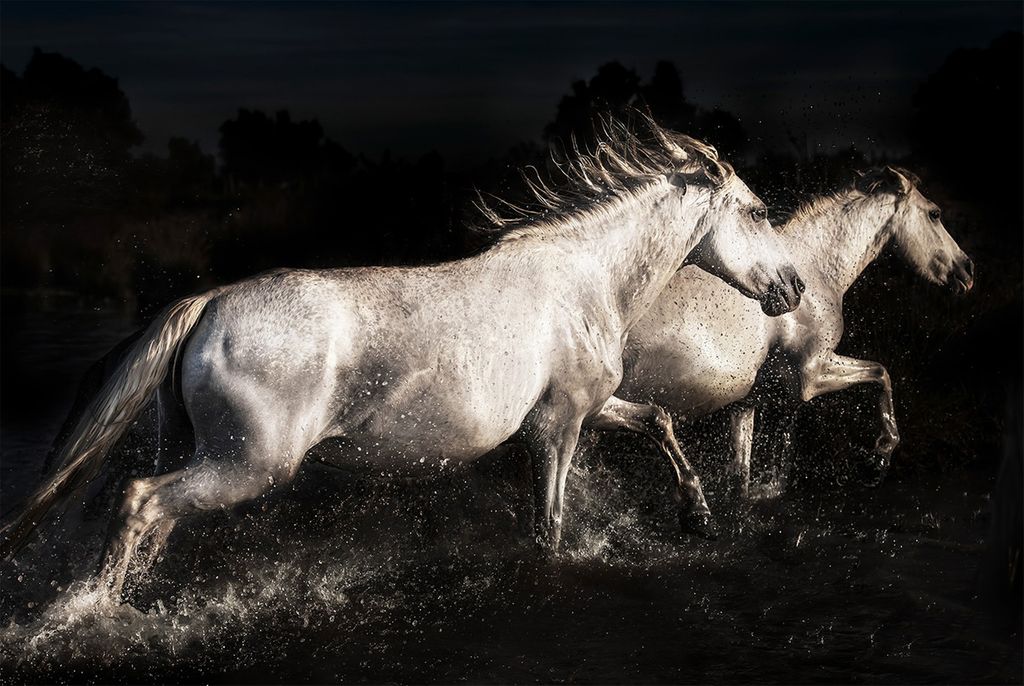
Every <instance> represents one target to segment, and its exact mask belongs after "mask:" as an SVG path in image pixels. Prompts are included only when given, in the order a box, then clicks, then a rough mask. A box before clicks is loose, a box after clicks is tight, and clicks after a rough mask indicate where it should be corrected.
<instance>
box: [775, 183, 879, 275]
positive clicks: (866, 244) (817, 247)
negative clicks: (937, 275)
mask: <svg viewBox="0 0 1024 686" xmlns="http://www.w3.org/2000/svg"><path fill="white" fill-rule="evenodd" d="M894 211H895V199H894V198H893V197H892V196H887V195H870V196H865V195H861V194H859V193H856V194H847V195H841V196H837V197H835V198H829V199H827V200H823V201H819V203H818V205H817V206H816V207H812V208H811V209H810V210H809V211H807V212H805V213H803V214H802V215H798V216H797V217H794V218H793V219H791V220H790V222H789V223H787V225H786V227H785V228H784V229H783V235H784V236H785V237H787V238H788V239H789V240H788V242H789V246H790V248H791V250H792V251H793V253H794V254H798V255H799V254H803V255H804V256H807V257H809V258H810V259H811V260H812V261H813V262H814V264H815V266H816V267H817V268H818V271H819V272H820V273H821V275H822V276H823V277H824V278H825V280H826V281H827V282H828V283H829V285H831V286H832V287H833V288H834V289H835V290H836V292H838V293H840V294H843V293H846V291H848V290H849V289H850V287H851V286H852V285H853V283H854V282H855V281H856V280H857V278H858V277H859V276H860V275H861V273H862V272H863V271H864V270H865V269H866V268H867V266H868V265H869V264H871V263H872V262H873V261H874V260H875V259H876V258H877V257H878V255H879V253H881V252H882V249H883V248H885V246H886V244H887V243H888V242H889V238H890V236H891V232H890V222H891V220H892V217H893V213H894Z"/></svg>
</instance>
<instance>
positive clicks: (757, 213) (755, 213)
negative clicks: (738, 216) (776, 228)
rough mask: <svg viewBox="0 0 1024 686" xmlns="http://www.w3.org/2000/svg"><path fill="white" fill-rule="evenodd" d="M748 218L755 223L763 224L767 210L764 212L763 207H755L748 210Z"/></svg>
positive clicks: (766, 216)
mask: <svg viewBox="0 0 1024 686" xmlns="http://www.w3.org/2000/svg"><path fill="white" fill-rule="evenodd" d="M750 218H751V219H753V220H754V221H755V222H763V221H764V220H765V219H767V218H768V210H766V209H765V208H763V207H755V208H754V209H752V210H750Z"/></svg>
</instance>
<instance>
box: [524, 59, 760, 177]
mask: <svg viewBox="0 0 1024 686" xmlns="http://www.w3.org/2000/svg"><path fill="white" fill-rule="evenodd" d="M571 88H572V93H571V94H569V95H565V96H562V99H561V101H559V103H558V110H557V112H556V114H555V120H554V121H553V122H551V123H550V124H548V125H547V126H546V127H545V129H544V137H545V138H546V139H547V140H548V141H549V142H554V141H561V142H563V143H567V142H568V141H569V140H570V138H571V137H573V136H575V138H576V140H577V141H580V142H581V143H584V144H591V143H593V141H594V133H593V123H594V120H595V118H596V117H597V116H598V115H601V114H611V115H612V116H616V117H623V116H626V115H627V112H628V110H629V108H630V107H640V108H642V109H649V110H650V113H651V116H653V117H654V119H655V121H657V122H658V123H659V124H661V125H662V126H665V127H667V128H670V129H672V130H674V131H679V132H680V133H685V134H689V135H692V136H696V137H698V138H702V139H704V140H706V141H708V142H710V143H711V144H712V145H714V146H716V147H717V148H718V150H719V152H720V153H721V154H722V155H724V156H726V157H734V156H738V155H740V154H741V153H743V151H744V150H745V148H746V144H747V135H746V132H745V131H744V130H743V127H742V125H741V124H740V122H739V119H737V118H736V117H735V116H733V115H732V114H730V113H728V112H726V111H724V110H721V109H717V108H716V109H713V110H706V109H703V108H700V107H698V106H697V105H695V104H693V103H691V102H690V101H688V100H687V99H686V94H685V91H684V88H683V79H682V77H681V76H680V74H679V70H678V69H676V67H675V65H674V64H672V63H671V62H668V61H664V60H662V61H660V62H658V63H657V65H655V68H654V75H653V76H652V77H651V80H650V81H649V82H647V83H644V82H643V81H642V80H641V79H640V78H639V76H637V73H636V71H634V70H633V69H627V68H626V67H624V66H622V65H621V64H619V63H618V62H609V63H607V64H604V65H602V66H601V67H599V68H598V70H597V74H595V75H594V77H593V78H591V79H590V81H582V80H581V81H575V82H574V83H573V84H572V86H571Z"/></svg>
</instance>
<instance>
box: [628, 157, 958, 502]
mask: <svg viewBox="0 0 1024 686" xmlns="http://www.w3.org/2000/svg"><path fill="white" fill-rule="evenodd" d="M916 184H917V179H916V178H914V177H913V176H912V175H910V174H908V173H907V172H905V171H903V170H897V169H894V168H892V167H887V168H885V169H880V170H874V171H872V172H870V173H868V174H866V175H864V176H862V177H860V178H859V179H858V181H857V182H855V183H854V184H853V186H851V187H850V188H848V189H847V190H846V191H844V192H842V193H839V194H837V195H834V196H828V197H823V198H818V199H816V200H814V201H813V202H811V203H809V204H807V205H806V206H804V207H802V208H801V209H799V210H797V211H796V213H795V214H794V215H793V217H792V218H791V219H790V220H789V221H788V222H787V223H786V224H785V225H784V226H783V227H782V229H781V233H780V237H781V239H782V241H783V243H784V244H785V248H786V250H787V251H788V253H789V255H790V257H791V258H792V260H793V263H794V264H795V265H796V267H797V269H798V270H799V271H800V275H801V276H802V277H803V278H804V279H805V280H806V283H807V294H806V296H805V298H804V304H803V305H802V306H801V307H800V308H799V309H798V310H796V311H794V312H792V313H790V314H787V315H785V316H782V317H778V318H774V319H771V318H768V317H765V316H764V315H763V314H762V313H761V312H760V311H758V310H757V308H756V307H753V308H752V307H750V306H749V304H748V302H747V301H746V300H745V299H744V298H742V297H737V296H736V294H735V293H734V292H732V291H731V290H730V289H729V288H726V287H724V284H723V283H722V282H721V281H719V280H718V279H715V278H713V277H709V276H708V275H707V274H705V273H703V272H700V271H697V270H695V269H691V268H689V267H687V268H684V269H682V270H680V271H679V273H678V274H676V275H675V277H674V278H673V279H672V280H671V282H670V283H669V285H668V287H667V288H666V289H665V291H664V292H663V293H662V295H661V297H660V298H659V299H658V301H657V302H656V303H655V304H654V306H653V307H651V309H650V310H649V311H648V312H647V314H646V316H645V317H643V318H642V319H641V320H640V323H639V324H637V326H636V327H635V328H634V329H633V332H632V333H631V334H630V338H629V345H628V347H627V350H626V353H625V357H624V366H625V374H624V378H623V382H622V386H621V387H620V388H619V390H618V391H617V395H621V396H622V397H623V398H629V399H632V400H636V401H643V402H654V403H658V404H659V405H660V406H663V407H664V408H665V409H667V410H668V411H669V412H670V413H671V414H672V416H673V417H674V418H675V419H676V420H677V421H682V422H686V421H690V420H693V419H695V418H697V417H701V416H704V415H707V414H710V413H711V412H714V411H716V410H718V409H720V408H723V407H725V406H727V405H733V408H732V413H731V422H732V444H733V450H734V462H733V469H734V470H735V472H736V477H737V479H738V481H739V485H740V488H741V489H742V492H743V493H744V494H746V493H747V489H748V487H749V482H750V452H751V442H752V439H753V430H754V412H755V407H756V405H757V404H758V403H760V402H764V401H765V397H764V391H767V390H769V388H770V387H776V390H778V388H777V386H778V385H779V384H780V383H781V386H782V388H781V390H782V391H783V396H784V397H789V398H790V399H791V400H792V401H803V402H806V401H808V400H811V399H812V398H816V397H817V396H819V395H822V394H824V393H831V392H833V391H840V390H843V389H845V388H849V387H851V386H854V385H856V384H862V383H874V384H878V386H879V388H880V390H881V395H880V398H879V411H880V414H881V421H882V433H881V435H880V436H879V437H878V440H877V441H876V442H875V448H874V460H875V465H874V471H875V474H874V475H873V476H874V478H875V479H876V480H878V479H880V478H881V477H882V476H883V475H884V471H885V469H886V468H887V466H888V463H889V458H890V456H891V455H892V452H893V450H894V449H895V448H896V445H897V444H898V443H899V433H898V432H897V429H896V419H895V417H894V413H893V397H892V383H891V381H890V379H889V374H888V372H887V371H886V369H885V367H883V366H882V365H881V364H879V363H877V362H871V361H868V360H858V359H854V358H851V357H845V356H843V355H839V354H837V353H836V352H835V349H836V346H837V345H838V344H839V341H840V339H841V338H842V334H843V295H844V294H845V293H846V291H847V290H848V289H849V288H850V286H851V285H853V282H854V281H855V280H856V279H857V277H858V276H860V274H861V272H862V271H864V269H865V268H866V267H867V266H868V264H870V263H871V262H872V261H873V260H874V259H875V258H876V257H877V256H878V255H879V254H880V253H881V251H882V250H883V249H884V248H885V247H886V246H888V245H891V246H892V247H893V248H895V249H896V251H897V252H898V253H899V254H900V255H902V256H903V258H904V259H905V260H906V261H907V262H909V263H910V265H911V266H912V267H913V268H914V269H915V270H916V271H917V272H918V273H919V274H920V275H921V276H922V277H923V278H925V279H927V280H928V281H931V282H933V283H936V284H940V285H946V286H949V287H950V288H951V289H952V291H953V292H954V293H966V292H967V291H969V290H970V289H971V286H972V285H973V283H974V265H973V263H972V262H971V260H970V259H969V258H968V257H967V255H965V254H964V253H963V251H962V250H960V248H959V246H957V244H956V242H955V241H954V240H953V239H952V238H951V237H950V235H949V233H947V231H946V229H945V227H943V225H942V220H941V214H940V211H939V208H938V207H937V206H936V205H935V204H934V203H932V202H931V201H929V200H928V199H927V198H925V197H924V196H923V195H922V194H921V193H920V191H918V189H917V187H916ZM773 352H774V353H776V354H771V353H773ZM766 362H768V364H767V365H766ZM787 409H788V410H789V412H788V414H789V415H790V421H791V418H792V416H793V415H794V414H795V412H794V406H793V405H792V403H790V407H789V408H787ZM783 440H784V441H787V440H788V432H784V433H783ZM783 447H784V446H783Z"/></svg>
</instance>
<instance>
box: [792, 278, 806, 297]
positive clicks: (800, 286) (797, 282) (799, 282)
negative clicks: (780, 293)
mask: <svg viewBox="0 0 1024 686" xmlns="http://www.w3.org/2000/svg"><path fill="white" fill-rule="evenodd" d="M793 286H794V287H795V288H796V292H797V293H803V292H804V291H805V290H807V286H805V285H804V280H803V279H801V278H800V277H799V276H794V277H793Z"/></svg>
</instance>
